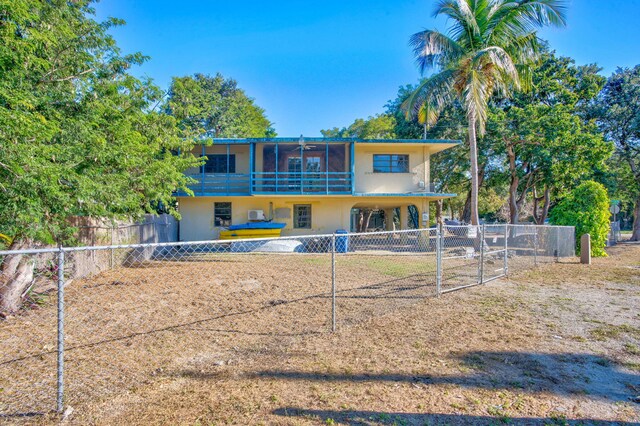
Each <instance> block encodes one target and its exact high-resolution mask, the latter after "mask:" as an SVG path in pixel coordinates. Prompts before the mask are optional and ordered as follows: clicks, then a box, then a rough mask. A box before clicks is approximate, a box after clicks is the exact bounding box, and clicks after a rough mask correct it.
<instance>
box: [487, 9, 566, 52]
mask: <svg viewBox="0 0 640 426" xmlns="http://www.w3.org/2000/svg"><path fill="white" fill-rule="evenodd" d="M566 10H567V6H566V1H565V0H512V1H504V0H499V1H497V2H496V5H495V6H494V7H493V8H492V11H491V17H490V21H491V24H490V25H489V27H490V30H489V31H488V32H487V37H486V43H487V45H496V44H497V45H500V46H504V45H505V43H508V41H509V40H510V39H513V38H517V37H521V36H524V35H527V34H529V33H531V32H534V31H535V30H537V29H538V28H542V27H544V26H546V25H552V26H557V27H562V26H565V25H566V22H567V18H566Z"/></svg>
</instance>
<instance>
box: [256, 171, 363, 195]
mask: <svg viewBox="0 0 640 426" xmlns="http://www.w3.org/2000/svg"><path fill="white" fill-rule="evenodd" d="M352 182H353V176H352V174H351V173H350V172H255V173H253V193H254V194H350V193H351V192H352Z"/></svg>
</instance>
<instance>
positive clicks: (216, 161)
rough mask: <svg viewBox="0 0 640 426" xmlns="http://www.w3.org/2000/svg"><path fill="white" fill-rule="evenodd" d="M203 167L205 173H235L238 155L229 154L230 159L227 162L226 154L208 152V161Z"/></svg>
mask: <svg viewBox="0 0 640 426" xmlns="http://www.w3.org/2000/svg"><path fill="white" fill-rule="evenodd" d="M227 165H228V167H227ZM203 167H204V172H205V173H235V172H236V155H235V154H231V155H229V161H228V162H227V155H226V154H208V155H207V162H206V163H204V166H203Z"/></svg>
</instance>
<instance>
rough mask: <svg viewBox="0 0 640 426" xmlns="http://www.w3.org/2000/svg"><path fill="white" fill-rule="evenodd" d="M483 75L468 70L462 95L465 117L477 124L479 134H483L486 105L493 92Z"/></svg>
mask: <svg viewBox="0 0 640 426" xmlns="http://www.w3.org/2000/svg"><path fill="white" fill-rule="evenodd" d="M488 83H489V82H488V81H487V78H486V76H485V75H484V73H481V72H479V71H478V70H476V69H473V68H472V69H470V70H469V72H468V73H467V75H466V84H465V88H464V91H463V93H462V98H463V102H464V104H465V109H466V111H467V116H468V117H469V118H470V119H471V118H473V119H474V121H475V122H476V123H477V124H478V130H479V133H480V134H481V135H482V134H484V130H485V123H486V122H487V105H488V104H489V97H490V96H491V93H490V92H492V91H493V90H492V88H491V87H489V86H490V84H488Z"/></svg>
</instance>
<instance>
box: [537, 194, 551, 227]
mask: <svg viewBox="0 0 640 426" xmlns="http://www.w3.org/2000/svg"><path fill="white" fill-rule="evenodd" d="M550 192H551V190H550V189H549V187H547V186H545V188H544V194H543V195H542V197H538V194H537V193H536V189H535V188H534V189H533V218H534V219H535V221H536V224H537V225H544V222H545V221H546V220H547V216H548V215H549V205H550V204H551V196H550ZM541 201H542V210H540V213H538V210H539V207H538V205H539V204H540V202H541Z"/></svg>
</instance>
